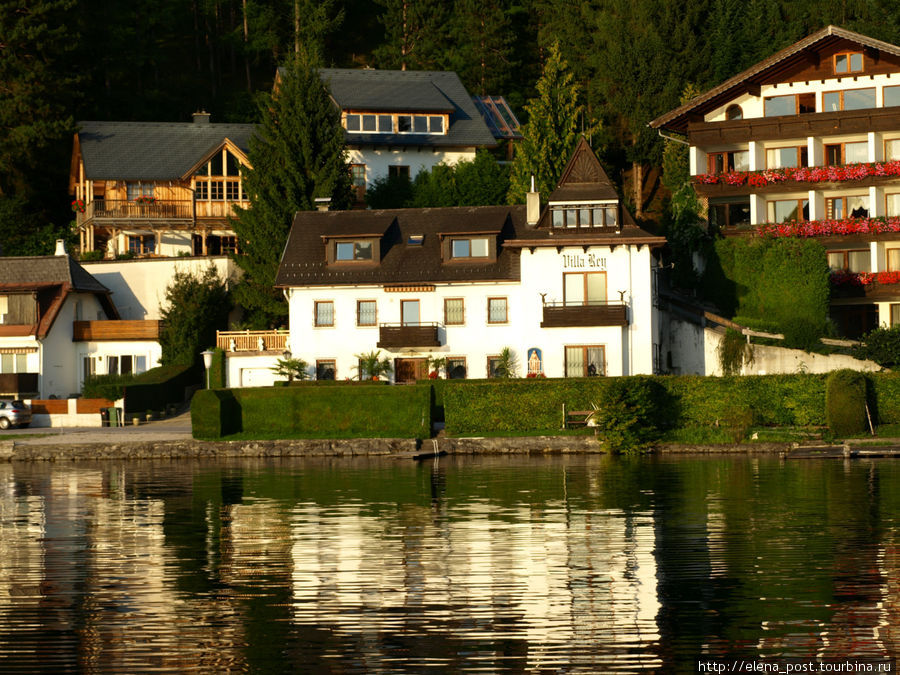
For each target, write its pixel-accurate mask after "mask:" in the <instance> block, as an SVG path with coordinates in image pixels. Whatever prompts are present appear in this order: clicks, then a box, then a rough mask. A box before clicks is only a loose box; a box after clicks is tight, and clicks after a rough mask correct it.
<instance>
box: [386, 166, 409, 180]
mask: <svg viewBox="0 0 900 675" xmlns="http://www.w3.org/2000/svg"><path fill="white" fill-rule="evenodd" d="M400 176H403V177H404V178H409V167H408V166H398V165H396V164H394V165H391V166H389V167H388V178H399V177H400Z"/></svg>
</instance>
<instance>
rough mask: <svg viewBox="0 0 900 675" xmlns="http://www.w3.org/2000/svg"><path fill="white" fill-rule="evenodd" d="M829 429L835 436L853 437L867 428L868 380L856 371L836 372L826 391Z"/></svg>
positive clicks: (832, 375) (829, 377) (832, 374)
mask: <svg viewBox="0 0 900 675" xmlns="http://www.w3.org/2000/svg"><path fill="white" fill-rule="evenodd" d="M825 414H826V416H827V417H828V428H829V429H831V432H832V433H833V434H834V435H835V436H852V435H854V434H858V433H861V432H862V431H864V430H865V428H866V378H865V376H864V375H863V374H862V373H860V372H857V371H855V370H848V369H844V370H835V371H834V372H833V373H831V374H830V375H829V376H828V384H827V388H826V390H825Z"/></svg>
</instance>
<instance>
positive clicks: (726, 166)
mask: <svg viewBox="0 0 900 675" xmlns="http://www.w3.org/2000/svg"><path fill="white" fill-rule="evenodd" d="M749 170H750V152H749V151H747V150H735V151H731V152H711V153H709V154H707V155H706V173H714V174H720V173H728V172H729V171H749Z"/></svg>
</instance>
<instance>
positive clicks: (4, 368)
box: [0, 354, 28, 373]
mask: <svg viewBox="0 0 900 675" xmlns="http://www.w3.org/2000/svg"><path fill="white" fill-rule="evenodd" d="M27 372H28V354H0V373H27Z"/></svg>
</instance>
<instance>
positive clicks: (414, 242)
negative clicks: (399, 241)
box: [406, 234, 425, 246]
mask: <svg viewBox="0 0 900 675" xmlns="http://www.w3.org/2000/svg"><path fill="white" fill-rule="evenodd" d="M424 241H425V235H424V234H411V235H409V238H408V239H407V240H406V243H407V245H409V246H421V245H422V244H423V243H424Z"/></svg>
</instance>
